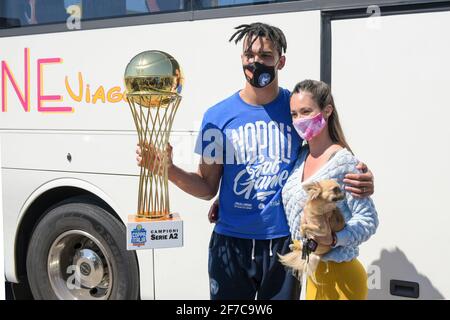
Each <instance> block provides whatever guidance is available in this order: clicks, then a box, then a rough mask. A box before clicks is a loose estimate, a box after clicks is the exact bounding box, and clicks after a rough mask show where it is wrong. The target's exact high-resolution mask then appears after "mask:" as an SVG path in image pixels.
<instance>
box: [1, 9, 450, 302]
mask: <svg viewBox="0 0 450 320" xmlns="http://www.w3.org/2000/svg"><path fill="white" fill-rule="evenodd" d="M67 12H70V14H68V13H67ZM79 17H81V20H79ZM256 21H261V22H266V23H269V24H272V25H275V26H277V27H279V28H281V29H282V30H283V31H284V33H285V34H286V37H287V42H288V49H287V55H286V56H287V64H286V67H285V69H284V70H283V71H282V72H281V73H280V84H281V86H282V87H286V88H289V89H292V88H293V86H294V85H295V84H296V83H297V82H299V81H301V80H303V79H306V78H311V79H322V80H324V81H326V82H328V83H331V85H332V87H333V92H334V96H335V100H336V104H337V108H338V109H339V112H340V113H341V118H342V122H343V126H344V131H345V132H346V135H347V137H348V140H349V143H350V145H351V146H352V149H353V151H354V152H355V154H356V155H357V156H358V157H359V158H360V159H361V160H363V161H364V162H366V163H367V164H368V166H369V167H370V169H371V170H372V171H373V173H374V175H375V187H376V191H375V194H374V196H373V199H374V201H375V204H376V206H377V211H378V213H379V220H380V227H379V229H378V231H377V233H376V235H375V236H374V237H373V238H371V239H370V240H369V241H368V242H367V243H365V244H363V245H362V246H361V255H360V259H361V261H362V262H363V263H364V265H365V267H366V269H367V271H368V275H369V299H445V298H446V299H448V298H450V277H448V275H447V272H446V270H447V268H446V266H447V265H448V264H449V263H450V250H448V248H447V245H448V244H449V243H450V232H448V226H449V225H450V212H449V209H448V208H447V206H446V203H447V201H446V197H447V196H448V194H447V192H448V191H449V190H450V189H449V187H448V185H447V183H448V181H450V173H449V172H450V171H449V170H448V165H449V163H450V144H449V143H448V139H449V138H450V126H449V125H448V117H449V116H450V103H449V102H448V98H447V96H448V94H447V84H448V80H447V74H449V73H450V60H449V59H448V57H449V56H450V41H449V40H448V39H450V3H448V2H442V1H406V0H403V1H399V0H397V1H388V0H384V1H344V0H333V1H319V0H317V1H316V0H311V1H245V0H241V1H239V0H237V1H233V0H228V1H227V0H224V1H221V0H218V1H190V0H188V1H181V0H176V1H169V0H164V1H147V0H108V1H104V0H95V1H94V0H73V1H67V0H66V1H64V0H46V1H43V0H36V1H29V0H5V1H2V2H1V3H0V28H1V29H0V60H1V70H2V73H1V79H2V86H1V90H2V91H1V97H2V100H1V104H2V111H1V114H0V142H1V161H2V163H1V180H2V190H3V193H2V202H3V228H4V230H3V240H4V259H5V269H4V270H5V280H6V286H7V296H8V298H16V299H57V298H59V299H138V298H140V299H208V298H209V284H208V276H207V270H208V269H207V255H208V241H209V237H210V234H211V230H212V228H213V225H211V224H210V223H209V222H208V219H207V213H208V210H209V207H210V205H211V202H208V201H202V200H198V199H195V198H193V197H191V196H189V195H187V194H185V193H183V192H181V191H180V190H179V189H177V188H176V187H174V186H173V185H170V203H171V209H172V210H173V211H174V212H178V213H180V215H181V217H182V219H183V221H184V246H183V247H182V248H171V249H155V250H140V251H126V248H125V246H126V236H125V223H126V219H127V216H128V215H129V214H134V213H135V212H136V206H137V191H138V189H137V188H138V175H139V171H138V167H137V166H136V161H135V145H136V142H137V135H136V131H135V128H134V123H133V119H132V116H131V113H130V110H129V107H128V105H127V103H126V102H125V100H124V99H123V92H124V83H123V73H124V70H125V67H126V65H127V63H128V61H129V60H130V59H131V58H132V57H133V56H135V55H136V54H137V53H139V52H142V51H145V50H152V49H155V50H162V51H165V52H168V53H170V54H171V55H173V56H174V57H175V58H176V59H177V60H178V62H179V63H180V65H181V67H182V70H183V72H184V77H185V84H184V88H183V92H182V96H183V100H182V102H181V106H180V108H179V110H178V113H177V115H176V117H175V121H174V125H173V131H172V134H171V143H172V145H173V146H174V162H175V163H177V164H178V165H180V166H181V167H183V168H185V169H188V170H189V169H191V170H195V169H196V167H197V163H198V158H197V157H196V156H195V155H194V153H193V149H194V143H195V139H196V136H197V132H198V129H199V127H200V122H201V119H202V116H203V113H204V112H205V110H206V109H207V108H208V107H210V106H212V105H214V104H215V103H216V102H218V101H220V100H222V99H224V98H225V97H227V96H229V95H231V94H232V93H234V92H236V91H237V90H239V89H240V88H241V87H242V86H243V84H244V81H245V80H244V77H243V75H242V68H241V61H240V52H241V46H240V45H237V46H236V45H234V43H229V42H228V39H229V37H230V36H231V34H232V33H233V30H234V29H233V28H234V27H236V26H238V25H240V24H245V23H250V22H256ZM86 261H90V262H93V263H94V265H95V268H94V270H89V269H83V262H86ZM74 265H78V266H80V267H81V272H82V275H83V276H82V279H81V286H79V287H78V288H77V287H75V288H72V287H71V286H70V285H68V284H71V283H72V279H73V275H74V269H73V268H71V266H74Z"/></svg>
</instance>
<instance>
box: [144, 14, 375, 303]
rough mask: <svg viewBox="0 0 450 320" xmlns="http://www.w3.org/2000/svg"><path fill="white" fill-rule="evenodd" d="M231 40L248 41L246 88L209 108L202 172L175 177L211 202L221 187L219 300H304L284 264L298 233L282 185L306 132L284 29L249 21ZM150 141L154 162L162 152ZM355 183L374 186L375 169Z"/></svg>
mask: <svg viewBox="0 0 450 320" xmlns="http://www.w3.org/2000/svg"><path fill="white" fill-rule="evenodd" d="M236 29H237V31H236V33H235V34H233V36H232V37H231V39H230V41H232V40H235V43H237V42H239V41H241V40H243V44H244V45H243V53H242V55H241V60H242V66H243V70H244V75H245V78H246V79H247V82H246V83H245V86H244V89H242V90H241V91H239V92H237V93H235V94H233V95H232V96H231V97H229V98H227V99H225V100H223V101H221V102H219V103H218V104H216V105H215V106H213V107H211V108H210V109H208V110H207V111H206V113H205V115H204V117H203V122H202V126H201V129H200V134H199V139H198V141H197V146H196V150H195V151H196V153H199V154H200V155H201V161H200V164H199V166H198V170H197V172H195V173H194V172H186V171H184V170H182V169H181V168H179V167H177V166H175V165H174V164H173V163H172V157H171V154H172V150H171V146H168V149H167V152H168V154H169V162H170V163H169V180H170V181H172V182H173V183H174V184H175V185H177V186H178V187H179V188H181V189H182V190H184V191H185V192H187V193H189V194H191V195H193V196H195V197H198V198H201V199H206V200H210V199H212V198H213V197H215V196H216V194H217V191H218V190H219V184H220V195H219V201H218V209H219V212H220V214H219V217H218V219H217V221H216V226H215V228H214V232H213V234H212V236H211V240H210V244H209V261H208V272H209V277H210V296H211V299H255V298H258V299H298V298H299V287H298V281H297V280H296V279H295V278H294V277H293V276H292V275H291V273H290V272H289V271H287V270H285V268H284V267H283V266H282V265H281V264H280V262H279V261H278V256H277V253H279V254H285V253H287V252H288V251H289V244H290V233H289V227H288V225H287V222H286V217H285V212H284V208H283V205H282V203H281V188H282V186H283V184H284V182H285V181H286V179H287V177H288V175H289V173H290V171H291V169H292V168H293V166H294V163H295V160H296V158H297V154H298V151H299V148H300V146H301V144H302V141H301V139H300V137H299V136H298V135H297V134H296V133H295V131H294V130H293V128H292V119H291V115H290V109H289V96H290V93H289V91H288V90H286V89H282V88H279V87H278V72H279V70H282V69H283V67H284V65H285V63H286V58H285V56H284V55H283V54H284V52H285V51H286V47H287V43H286V39H285V36H284V34H283V32H282V31H281V30H280V29H278V28H276V27H273V26H269V25H267V24H263V23H252V24H250V25H241V26H239V27H237V28H236ZM154 150H155V149H154V148H152V146H150V147H149V148H147V149H146V150H145V152H143V153H142V154H141V150H140V149H139V148H138V150H137V153H138V157H137V161H138V164H139V165H140V164H141V163H142V157H141V155H142V156H144V157H149V159H148V160H147V159H146V160H147V161H148V162H147V163H150V165H149V168H150V167H151V166H152V164H153V163H154V162H155V161H158V159H160V158H161V155H160V154H158V152H155V151H154ZM353 178H356V180H357V181H356V182H354V181H353V182H352V181H351V184H352V185H353V187H355V188H356V189H353V191H355V192H357V193H360V194H361V193H362V190H361V188H358V186H362V187H363V188H366V189H367V190H363V191H367V192H366V193H365V194H363V195H364V196H367V194H371V193H372V192H373V183H372V175H371V174H370V172H369V173H367V174H361V175H357V176H356V177H353Z"/></svg>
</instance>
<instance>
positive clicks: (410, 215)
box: [332, 12, 450, 299]
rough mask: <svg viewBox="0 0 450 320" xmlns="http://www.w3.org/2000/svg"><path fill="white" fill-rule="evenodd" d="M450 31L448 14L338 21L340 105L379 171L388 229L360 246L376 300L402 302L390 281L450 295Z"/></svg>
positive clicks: (426, 295)
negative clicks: (449, 202)
mask: <svg viewBox="0 0 450 320" xmlns="http://www.w3.org/2000/svg"><path fill="white" fill-rule="evenodd" d="M449 30H450V12H436V13H421V14H407V15H394V16H384V17H377V18H373V19H349V20H338V21H334V22H332V35H333V41H332V43H333V51H332V52H333V53H332V55H333V57H332V66H333V67H332V77H333V79H332V83H333V91H334V94H335V98H336V99H335V101H336V105H337V109H338V110H339V112H340V118H341V119H342V125H343V128H344V131H345V133H346V136H347V137H348V140H349V144H350V146H351V147H352V149H353V151H354V152H355V154H356V155H357V156H358V157H359V158H360V159H361V160H362V161H364V162H366V163H367V164H368V166H369V168H370V169H371V170H372V171H373V173H374V175H375V190H376V191H375V195H374V197H373V198H374V202H375V205H376V207H377V210H378V213H379V220H380V226H379V229H378V231H377V233H376V234H375V236H374V237H373V239H370V240H369V241H368V242H367V244H363V245H362V246H361V260H362V261H363V262H364V263H365V265H366V266H368V270H369V277H370V280H369V286H370V291H369V298H370V299H396V298H400V297H399V296H393V295H391V294H390V281H391V280H403V281H410V282H417V283H418V284H419V285H420V296H419V298H421V299H443V298H447V299H448V298H449V297H450V277H449V276H448V272H447V270H448V264H449V263H450V251H449V250H448V246H447V244H448V243H450V233H449V232H448V226H449V224H450V215H449V214H448V209H447V204H448V202H447V197H448V190H449V187H448V182H449V181H450V171H449V170H448V165H449V163H450V148H449V142H448V139H449V137H450V126H449V125H448V119H449V117H450V105H449V102H448V101H449V100H448V77H447V75H448V74H449V73H450V61H449V59H448V57H449V56H450V42H449V41H446V40H444V39H448V38H449V36H450V31H449ZM394 289H395V288H394Z"/></svg>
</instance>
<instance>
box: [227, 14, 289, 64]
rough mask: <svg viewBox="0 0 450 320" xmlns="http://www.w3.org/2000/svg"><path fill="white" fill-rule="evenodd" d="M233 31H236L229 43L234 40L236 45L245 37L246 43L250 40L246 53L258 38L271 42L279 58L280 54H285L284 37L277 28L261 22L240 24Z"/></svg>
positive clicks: (285, 44)
mask: <svg viewBox="0 0 450 320" xmlns="http://www.w3.org/2000/svg"><path fill="white" fill-rule="evenodd" d="M235 29H236V30H237V31H236V32H235V33H234V34H233V35H232V36H231V38H230V40H229V41H233V40H234V43H236V44H237V43H238V42H239V41H241V40H242V39H243V38H245V37H246V39H248V40H247V41H250V40H252V41H251V43H249V45H248V47H247V49H246V51H247V50H249V49H250V48H251V47H252V45H253V43H254V42H255V41H256V39H258V38H259V37H265V38H268V39H269V40H270V41H272V43H273V44H274V45H275V47H276V49H277V51H278V54H279V55H280V56H281V55H282V53H285V52H286V49H287V43H286V37H285V36H284V34H283V31H281V30H280V29H279V28H277V27H273V26H270V25H268V24H265V23H261V22H255V23H252V24H241V25H240V26H237V27H236V28H235Z"/></svg>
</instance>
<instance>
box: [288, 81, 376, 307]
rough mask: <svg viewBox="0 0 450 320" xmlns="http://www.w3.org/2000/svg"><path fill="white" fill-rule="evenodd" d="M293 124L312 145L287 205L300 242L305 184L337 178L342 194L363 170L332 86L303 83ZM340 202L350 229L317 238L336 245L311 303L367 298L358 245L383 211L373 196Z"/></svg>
mask: <svg viewBox="0 0 450 320" xmlns="http://www.w3.org/2000/svg"><path fill="white" fill-rule="evenodd" d="M290 107H291V115H292V119H293V126H294V128H295V129H296V131H297V132H298V134H299V135H300V136H301V137H302V138H303V139H304V140H305V141H306V142H307V144H304V145H303V146H302V148H301V149H300V154H299V157H298V160H297V162H296V165H295V167H294V169H293V170H292V172H291V175H290V176H289V178H288V180H287V181H286V184H285V185H284V187H283V191H282V196H283V205H284V208H285V211H286V216H287V220H288V223H289V227H290V230H291V234H292V237H293V239H297V240H300V239H301V236H300V231H299V226H300V219H301V216H302V213H303V207H304V205H305V202H306V200H307V197H308V195H307V193H306V191H305V190H304V189H303V185H304V184H306V183H309V182H313V181H320V180H323V179H335V180H337V182H338V183H339V184H340V186H341V188H342V190H344V188H343V179H344V176H345V174H347V173H349V172H358V170H357V169H356V165H357V164H358V162H359V161H358V160H357V159H356V158H355V157H354V156H353V154H352V152H351V149H350V147H349V146H348V144H347V142H346V141H345V138H344V134H343V132H342V129H341V125H340V123H339V118H338V114H337V111H336V107H335V105H334V101H333V97H332V95H331V92H330V88H329V86H328V85H327V84H325V83H324V82H320V81H314V80H304V81H302V82H300V83H298V84H297V85H296V86H295V88H294V90H293V92H292V94H291V100H290ZM345 196H346V197H345V199H344V200H343V201H340V202H339V203H338V207H339V209H340V210H341V212H342V213H343V215H344V218H345V221H346V226H345V228H344V229H343V230H342V231H339V232H337V233H336V234H332V233H331V232H330V233H328V234H327V235H326V236H321V237H319V236H316V237H313V239H314V240H316V241H317V242H318V243H319V244H323V245H331V246H332V250H331V251H330V252H328V253H327V254H325V255H324V256H323V257H322V260H321V262H320V263H319V266H318V267H317V270H316V272H315V274H314V275H315V279H316V282H314V281H312V280H311V278H308V279H307V287H306V299H308V300H318V299H320V300H323V299H326V300H328V299H333V300H334V299H342V300H347V299H348V300H354V299H366V298H367V292H368V289H367V273H366V271H365V270H364V267H363V266H362V265H361V263H360V262H359V261H358V260H357V259H356V257H357V256H358V252H359V251H358V246H359V245H360V244H361V243H362V242H364V241H366V240H367V239H369V237H370V236H371V235H372V234H374V233H375V230H376V228H377V226H378V218H377V212H376V210H375V207H374V204H373V202H372V200H371V199H370V198H356V197H354V196H352V194H351V193H349V192H346V193H345Z"/></svg>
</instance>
